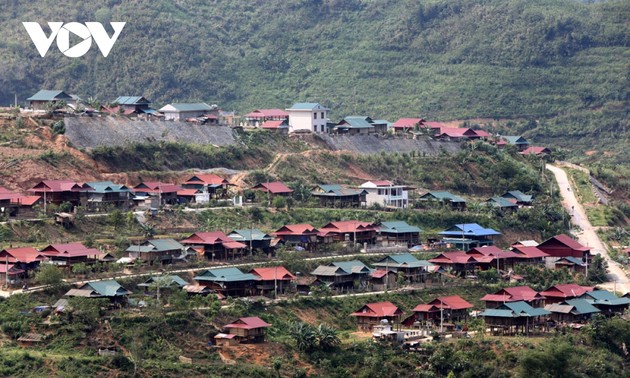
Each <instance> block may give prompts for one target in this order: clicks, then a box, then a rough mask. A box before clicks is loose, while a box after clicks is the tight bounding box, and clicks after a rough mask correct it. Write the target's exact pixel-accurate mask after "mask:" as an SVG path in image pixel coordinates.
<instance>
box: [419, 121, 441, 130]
mask: <svg viewBox="0 0 630 378" xmlns="http://www.w3.org/2000/svg"><path fill="white" fill-rule="evenodd" d="M423 126H424V127H427V128H429V129H441V128H443V127H446V125H445V124H443V123H442V122H435V121H426V122H424V124H423Z"/></svg>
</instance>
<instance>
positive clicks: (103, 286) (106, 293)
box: [79, 280, 130, 297]
mask: <svg viewBox="0 0 630 378" xmlns="http://www.w3.org/2000/svg"><path fill="white" fill-rule="evenodd" d="M86 289H92V290H94V291H95V292H96V293H97V294H99V295H100V296H103V297H118V296H122V295H127V294H129V293H130V292H129V290H127V289H125V288H123V287H122V286H121V285H120V284H119V283H118V282H117V281H116V280H105V281H95V282H88V283H86V284H85V285H83V286H81V287H80V288H79V290H86Z"/></svg>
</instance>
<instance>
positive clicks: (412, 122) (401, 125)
mask: <svg viewBox="0 0 630 378" xmlns="http://www.w3.org/2000/svg"><path fill="white" fill-rule="evenodd" d="M422 121H424V120H423V119H422V118H401V119H399V120H398V121H396V122H394V123H393V124H392V127H393V128H394V129H411V128H413V127H414V126H416V125H418V124H419V123H420V122H422Z"/></svg>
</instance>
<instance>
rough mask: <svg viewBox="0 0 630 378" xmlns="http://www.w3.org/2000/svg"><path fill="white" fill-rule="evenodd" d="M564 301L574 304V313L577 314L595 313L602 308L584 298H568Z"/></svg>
mask: <svg viewBox="0 0 630 378" xmlns="http://www.w3.org/2000/svg"><path fill="white" fill-rule="evenodd" d="M564 303H566V304H568V305H570V306H573V311H572V312H573V313H574V314H576V315H585V314H594V313H596V312H600V310H599V309H598V308H597V307H595V306H593V305H592V304H590V303H588V302H587V301H585V300H584V299H568V300H566V301H564Z"/></svg>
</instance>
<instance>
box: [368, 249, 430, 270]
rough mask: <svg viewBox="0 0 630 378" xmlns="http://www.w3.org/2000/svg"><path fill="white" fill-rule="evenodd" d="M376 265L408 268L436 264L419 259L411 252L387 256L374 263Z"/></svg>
mask: <svg viewBox="0 0 630 378" xmlns="http://www.w3.org/2000/svg"><path fill="white" fill-rule="evenodd" d="M373 265H374V266H388V267H391V268H394V267H408V268H419V267H423V266H427V267H428V266H434V265H433V264H431V263H430V262H428V261H426V260H418V259H417V258H416V257H415V256H413V255H412V254H410V253H400V254H395V255H389V256H386V257H385V258H383V259H381V260H380V261H379V262H377V263H375V264H373Z"/></svg>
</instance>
